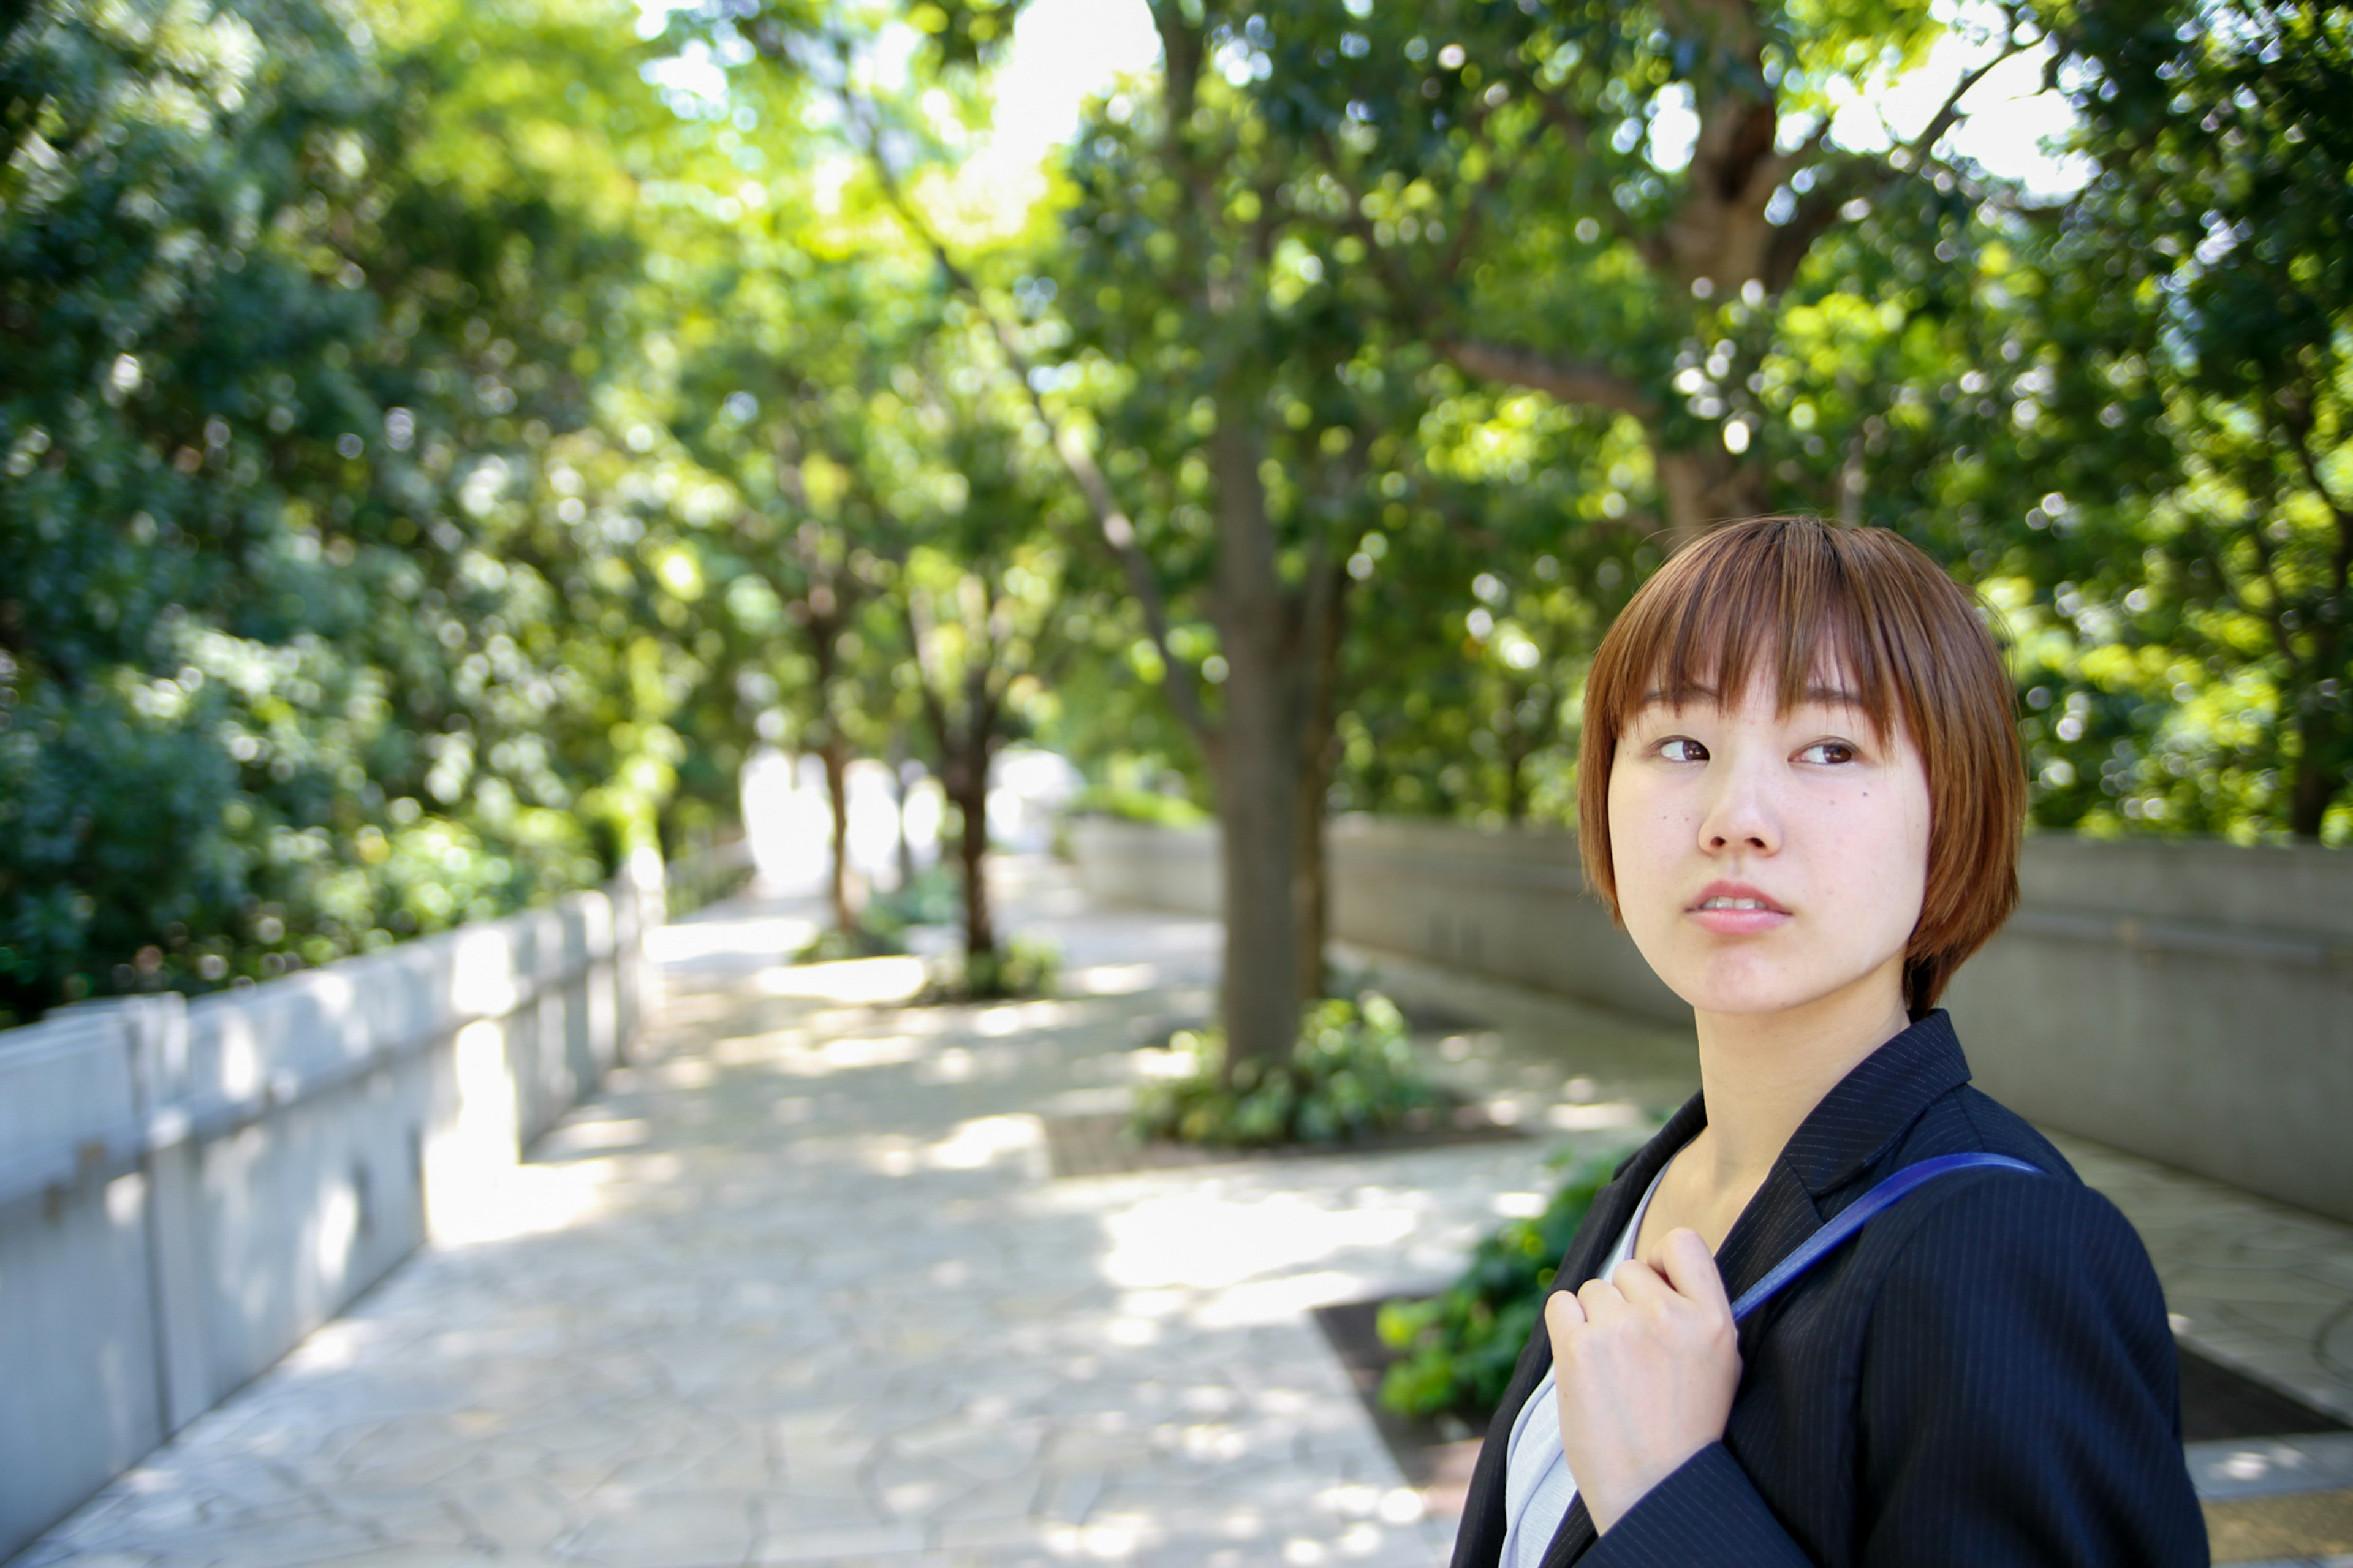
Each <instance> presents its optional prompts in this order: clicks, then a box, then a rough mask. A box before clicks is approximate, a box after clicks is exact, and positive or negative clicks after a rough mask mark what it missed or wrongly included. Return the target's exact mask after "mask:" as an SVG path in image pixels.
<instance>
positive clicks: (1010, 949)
mask: <svg viewBox="0 0 2353 1568" xmlns="http://www.w3.org/2000/svg"><path fill="white" fill-rule="evenodd" d="M1061 977H1062V950H1061V949H1060V948H1059V947H1056V946H1055V945H1054V944H1053V943H1052V942H1045V941H1042V940H1040V939H1039V938H1037V937H1030V936H1015V937H1012V938H1009V939H1008V940H1007V941H1004V942H998V943H997V945H996V946H994V947H991V948H987V949H985V950H983V951H982V952H970V951H968V950H966V951H959V952H955V953H953V954H951V955H949V956H947V957H945V958H943V959H941V960H940V961H939V963H937V965H936V966H935V967H934V973H933V974H932V977H931V979H930V980H929V981H928V982H927V983H925V984H924V986H923V994H922V996H921V998H920V1000H922V1001H923V1002H926V1003H931V1004H935V1005H936V1004H944V1003H954V1002H1013V1001H1026V1000H1029V999H1031V998H1034V997H1039V996H1051V995H1053V994H1054V993H1055V990H1056V988H1057V987H1058V986H1059V985H1060V983H1061Z"/></svg>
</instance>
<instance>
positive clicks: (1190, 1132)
mask: <svg viewBox="0 0 2353 1568" xmlns="http://www.w3.org/2000/svg"><path fill="white" fill-rule="evenodd" d="M1170 1044H1171V1046H1172V1047H1176V1048H1177V1049H1180V1050H1187V1051H1189V1052H1190V1053H1191V1054H1192V1057H1193V1058H1194V1068H1193V1070H1192V1071H1191V1072H1190V1073H1188V1074H1187V1075H1186V1076H1185V1077H1183V1078H1178V1079H1161V1080H1159V1081H1157V1082H1154V1083H1148V1084H1145V1086H1144V1087H1143V1088H1142V1089H1139V1090H1138V1091H1137V1093H1136V1098H1135V1108H1134V1111H1133V1112H1132V1113H1131V1114H1130V1117H1129V1122H1128V1125H1129V1130H1130V1131H1132V1132H1133V1133H1134V1135H1135V1136H1137V1137H1139V1138H1145V1139H1152V1138H1166V1139H1175V1140H1177V1141H1179V1142H1187V1143H1210V1144H1222V1145H1232V1146H1262V1145H1267V1144H1275V1143H1337V1142H1345V1141H1347V1140H1349V1139H1353V1138H1360V1137H1365V1136H1367V1135H1369V1134H1372V1133H1377V1132H1381V1131H1387V1130H1388V1129H1389V1128H1392V1127H1395V1126H1397V1125H1398V1123H1400V1122H1402V1121H1404V1120H1405V1119H1406V1117H1407V1116H1408V1115H1409V1113H1411V1112H1413V1111H1415V1110H1420V1109H1422V1108H1424V1107H1428V1106H1433V1105H1436V1104H1437V1103H1438V1102H1439V1095H1438V1092H1437V1090H1436V1089H1433V1088H1432V1087H1431V1086H1430V1082H1429V1080H1428V1079H1426V1078H1424V1077H1423V1075H1422V1070H1421V1064H1420V1062H1419V1059H1418V1058H1416V1057H1415V1056H1414V1053H1413V1046H1412V1043H1411V1042H1410V1041H1409V1039H1408V1038H1407V1035H1406V1026H1405V1018H1404V1016H1403V1015H1402V1014H1400V1013H1399V1012H1398V1009H1397V1005H1396V1004H1395V1003H1392V1002H1391V1001H1390V1000H1389V999H1388V997H1386V996H1383V995H1381V994H1378V993H1377V992H1366V993H1365V994H1362V995H1360V996H1358V997H1356V998H1355V999H1353V1000H1348V999H1335V1000H1332V1001H1326V1002H1319V1003H1317V1004H1315V1005H1314V1006H1312V1007H1310V1008H1308V1009H1307V1011H1306V1014H1305V1016H1304V1017H1303V1019H1302V1020H1301V1024H1300V1030H1299V1041H1298V1044H1297V1045H1295V1046H1293V1047H1292V1052H1291V1056H1290V1058H1289V1059H1288V1060H1284V1061H1277V1062H1267V1063H1260V1062H1251V1061H1245V1062H1240V1063H1237V1064H1235V1066H1234V1068H1233V1070H1232V1073H1231V1074H1230V1076H1229V1074H1228V1072H1227V1070H1226V1059H1225V1058H1226V1041H1225V1036H1224V1034H1223V1033H1222V1032H1220V1031H1219V1030H1216V1029H1208V1030H1204V1031H1201V1032H1199V1033H1198V1034H1196V1033H1191V1032H1187V1033H1185V1034H1180V1035H1178V1036H1176V1038H1175V1039H1173V1040H1172V1041H1170Z"/></svg>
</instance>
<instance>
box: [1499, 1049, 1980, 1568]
mask: <svg viewBox="0 0 2353 1568" xmlns="http://www.w3.org/2000/svg"><path fill="white" fill-rule="evenodd" d="M1968 1078H1969V1069H1968V1062H1967V1061H1966V1060H1965V1059H1964V1058H1963V1057H1962V1056H1961V1047H1960V1041H1959V1040H1958V1039H1957V1038H1956V1037H1954V1034H1953V1026H1952V1022H1951V1020H1950V1019H1949V1018H1948V1017H1947V1016H1946V1015H1945V1013H1944V1011H1943V1010H1942V1009H1941V1008H1940V1009H1938V1010H1936V1011H1935V1012H1932V1013H1930V1014H1929V1015H1928V1016H1926V1017H1925V1018H1923V1019H1921V1020H1920V1021H1919V1022H1917V1023H1915V1024H1914V1025H1913V1026H1911V1027H1910V1028H1908V1029H1906V1030H1905V1031H1904V1032H1903V1033H1902V1034H1900V1035H1898V1036H1896V1037H1894V1039H1892V1040H1890V1041H1888V1042H1887V1043H1886V1044H1885V1045H1883V1046H1882V1047H1879V1049H1878V1050H1876V1051H1874V1052H1873V1053H1872V1054H1871V1055H1870V1056H1869V1057H1867V1058H1864V1059H1863V1060H1862V1062H1861V1063H1860V1064H1859V1065H1857V1066H1856V1068H1854V1070H1853V1071H1852V1072H1850V1073H1848V1074H1847V1076H1846V1077H1845V1078H1843V1079H1840V1080H1839V1082H1838V1084H1837V1086H1836V1087H1835V1088H1833V1089H1831V1092H1830V1093H1829V1094H1827V1095H1825V1096H1823V1097H1822V1101H1821V1103H1820V1105H1817V1106H1816V1107H1815V1108H1814V1109H1813V1110H1812V1111H1811V1112H1810V1113H1809V1114H1808V1116H1807V1117H1806V1120H1805V1121H1803V1122H1802V1123H1800V1124H1799V1128H1798V1131H1796V1133H1794V1134H1793V1135H1792V1136H1791V1137H1790V1139H1789V1143H1788V1147H1787V1148H1786V1149H1784V1150H1783V1151H1782V1152H1781V1157H1780V1158H1779V1159H1778V1160H1777V1161H1775V1162H1774V1164H1773V1169H1772V1171H1771V1172H1770V1173H1768V1174H1767V1176H1766V1178H1765V1181H1764V1184H1762V1185H1760V1186H1759V1187H1758V1188H1757V1195H1756V1196H1755V1197H1753V1198H1751V1199H1749V1201H1748V1206H1747V1207H1746V1208H1745V1209H1743V1210H1741V1211H1740V1217H1739V1218H1738V1219H1737V1220H1735V1221H1734V1222H1733V1226H1732V1229H1731V1231H1730V1232H1729V1233H1727V1234H1726V1235H1725V1238H1724V1244H1723V1245H1722V1246H1721V1247H1717V1248H1716V1251H1715V1266H1716V1271H1717V1272H1718V1273H1720V1274H1722V1275H1723V1276H1724V1289H1725V1294H1726V1295H1727V1296H1730V1297H1732V1298H1733V1299H1735V1300H1737V1299H1738V1298H1739V1296H1740V1293H1741V1292H1742V1291H1744V1290H1746V1289H1748V1288H1749V1287H1750V1286H1752V1285H1754V1284H1756V1283H1757V1281H1758V1280H1759V1279H1763V1278H1764V1277H1765V1276H1766V1274H1767V1272H1768V1271H1770V1270H1771V1269H1772V1268H1773V1266H1774V1265H1775V1264H1777V1263H1778V1262H1780V1261H1781V1259H1783V1258H1787V1257H1788V1255H1789V1254H1790V1253H1791V1252H1793V1251H1795V1250H1796V1249H1797V1247H1798V1246H1799V1243H1801V1242H1803V1241H1804V1240H1805V1239H1806V1238H1807V1237H1810V1236H1811V1235H1813V1234H1814V1232H1815V1231H1817V1230H1819V1229H1820V1228H1821V1226H1822V1225H1823V1223H1824V1222H1825V1221H1826V1220H1827V1219H1829V1218H1830V1217H1831V1215H1835V1214H1836V1213H1838V1211H1839V1210H1841V1209H1842V1208H1844V1207H1845V1206H1846V1205H1847V1204H1848V1203H1850V1202H1852V1200H1853V1196H1854V1195H1855V1194H1856V1193H1857V1192H1859V1191H1860V1190H1861V1189H1862V1182H1861V1181H1860V1178H1861V1177H1862V1176H1864V1175H1866V1174H1871V1173H1873V1167H1874V1166H1875V1165H1876V1164H1877V1163H1878V1162H1879V1161H1880V1160H1881V1159H1882V1158H1883V1156H1884V1155H1885V1154H1886V1153H1887V1152H1888V1151H1889V1150H1890V1149H1892V1148H1893V1147H1894V1145H1895V1144H1896V1142H1898V1141H1899V1140H1900V1139H1901V1138H1902V1137H1903V1136H1904V1134H1905V1132H1907V1131H1910V1129H1911V1127H1912V1124H1913V1123H1914V1122H1915V1121H1918V1120H1919V1118H1920V1114H1921V1112H1923V1111H1924V1110H1926V1109H1927V1108H1928V1106H1929V1104H1930V1103H1931V1102H1932V1101H1934V1100H1936V1099H1937V1098H1939V1097H1940V1096H1942V1095H1944V1094H1946V1093H1947V1092H1949V1091H1950V1090H1952V1089H1956V1088H1957V1087H1958V1086H1959V1085H1961V1084H1964V1083H1967V1082H1968ZM1706 1121H1707V1116H1706V1111H1705V1108H1704V1106H1703V1105H1702V1104H1701V1102H1700V1100H1699V1098H1698V1097H1697V1096H1694V1097H1693V1099H1692V1100H1691V1101H1690V1103H1688V1104H1686V1105H1685V1106H1684V1107H1683V1110H1680V1111H1678V1112H1677V1113H1676V1114H1675V1118H1674V1120H1673V1121H1670V1122H1668V1123H1667V1125H1666V1127H1665V1128H1664V1129H1663V1130H1662V1131H1661V1132H1660V1133H1659V1135H1658V1136H1657V1137H1656V1138H1654V1139H1652V1140H1651V1142H1649V1143H1647V1144H1645V1145H1644V1146H1643V1149H1642V1152H1641V1153H1640V1154H1638V1155H1636V1156H1635V1158H1634V1160H1633V1161H1632V1162H1631V1163H1629V1164H1628V1166H1627V1167H1626V1169H1625V1170H1624V1171H1623V1172H1622V1173H1620V1176H1619V1179H1618V1181H1617V1182H1616V1183H1615V1184H1612V1185H1611V1186H1610V1187H1609V1189H1608V1190H1607V1192H1606V1193H1605V1194H1604V1195H1605V1196H1608V1197H1609V1198H1610V1199H1611V1200H1612V1204H1613V1207H1612V1210H1611V1215H1609V1216H1608V1217H1606V1218H1603V1223H1601V1224H1599V1225H1597V1224H1595V1223H1594V1218H1588V1220H1587V1222H1586V1224H1585V1226H1584V1228H1583V1229H1581V1230H1579V1231H1578V1232H1577V1245H1576V1246H1575V1247H1571V1248H1570V1249H1569V1252H1570V1256H1569V1258H1568V1262H1567V1264H1565V1265H1564V1266H1563V1267H1562V1268H1561V1271H1560V1273H1559V1275H1558V1276H1557V1277H1556V1280H1555V1284H1556V1286H1560V1287H1565V1288H1571V1289H1573V1288H1574V1287H1576V1286H1577V1285H1582V1284H1583V1283H1585V1281H1586V1280H1588V1279H1591V1278H1593V1274H1594V1271H1595V1270H1596V1269H1597V1268H1599V1266H1600V1264H1601V1262H1602V1260H1603V1259H1604V1258H1607V1257H1608V1256H1609V1248H1610V1247H1612V1246H1613V1245H1615V1243H1616V1242H1617V1239H1618V1233H1619V1232H1620V1231H1621V1230H1623V1229H1624V1228H1625V1226H1626V1221H1627V1219H1628V1218H1629V1217H1630V1215H1631V1214H1632V1211H1633V1206H1634V1205H1635V1204H1637V1203H1639V1202H1641V1195H1642V1194H1643V1193H1644V1192H1645V1191H1646V1190H1648V1188H1649V1186H1650V1184H1651V1178H1652V1177H1653V1176H1655V1175H1657V1174H1658V1173H1659V1170H1660V1168H1661V1167H1662V1166H1663V1165H1664V1164H1665V1163H1667V1162H1668V1161H1669V1160H1670V1159H1672V1158H1673V1157H1674V1155H1675V1153H1676V1152H1677V1151H1679V1150H1680V1149H1682V1148H1683V1145H1684V1144H1685V1143H1688V1142H1691V1140H1692V1138H1693V1136H1694V1135H1695V1134H1696V1133H1697V1132H1698V1131H1699V1130H1700V1128H1701V1127H1703V1126H1704V1125H1705V1124H1706ZM1670 1133H1673V1134H1675V1136H1673V1137H1672V1138H1670V1136H1669V1134H1670ZM1593 1206H1594V1216H1595V1217H1603V1216H1602V1205H1601V1200H1600V1199H1599V1198H1596V1199H1595V1200H1594V1205H1593ZM1572 1266H1574V1267H1573V1268H1572ZM1770 1316H1771V1314H1769V1313H1760V1314H1758V1315H1757V1317H1754V1318H1751V1319H1749V1320H1748V1321H1747V1322H1746V1323H1745V1324H1743V1325H1742V1335H1743V1338H1744V1339H1746V1337H1747V1336H1748V1335H1750V1334H1753V1333H1762V1332H1764V1331H1765V1323H1764V1320H1765V1319H1766V1318H1768V1317H1770ZM1534 1337H1535V1341H1536V1342H1538V1344H1540V1346H1541V1352H1542V1353H1541V1357H1540V1358H1537V1359H1535V1360H1534V1366H1535V1372H1534V1373H1533V1375H1525V1381H1523V1379H1522V1378H1514V1380H1513V1395H1514V1396H1513V1397H1511V1398H1510V1399H1508V1400H1507V1401H1506V1404H1505V1408H1507V1409H1509V1410H1511V1411H1513V1412H1514V1414H1516V1413H1517V1412H1518V1410H1519V1407H1520V1405H1522V1404H1524V1403H1525V1402H1526V1399H1527V1396H1528V1394H1529V1392H1530V1391H1532V1390H1533V1389H1534V1388H1535V1384H1536V1383H1537V1382H1538V1381H1539V1380H1540V1379H1541V1378H1542V1377H1543V1376H1544V1369H1545V1368H1546V1367H1548V1366H1550V1365H1551V1364H1552V1343H1551V1341H1550V1340H1549V1339H1548V1338H1547V1337H1546V1335H1545V1333H1544V1331H1543V1330H1542V1327H1541V1325H1539V1327H1538V1330H1537V1332H1536V1333H1535V1336H1534ZM1531 1348H1532V1349H1534V1348H1535V1346H1532V1347H1531ZM1747 1354H1748V1349H1747V1347H1746V1345H1744V1347H1743V1355H1744V1357H1745V1356H1746V1355H1747ZM1530 1360H1531V1358H1529V1357H1523V1358H1522V1363H1523V1364H1522V1368H1521V1371H1522V1373H1523V1374H1526V1373H1527V1371H1528V1363H1529V1361H1530ZM1504 1432H1505V1434H1506V1435H1507V1436H1508V1434H1509V1432H1510V1426H1509V1425H1508V1424H1506V1425H1505V1426H1504ZM1490 1446H1491V1447H1492V1446H1493V1445H1492V1443H1491V1445H1490ZM1501 1491H1502V1487H1501V1484H1500V1477H1499V1480H1498V1485H1497V1492H1498V1495H1499V1496H1500V1494H1501ZM1599 1539H1600V1534H1599V1531H1596V1530H1595V1529H1594V1528H1593V1516H1592V1515H1591V1514H1590V1513H1589V1512H1588V1511H1587V1510H1586V1506H1585V1499H1584V1497H1583V1495H1582V1494H1580V1495H1579V1496H1578V1497H1577V1499H1576V1500H1575V1501H1573V1502H1572V1503H1571V1504H1570V1505H1569V1510H1568V1513H1567V1517H1565V1518H1564V1519H1562V1521H1560V1529H1559V1530H1558V1531H1556V1533H1555V1534H1554V1536H1553V1541H1552V1545H1551V1547H1550V1548H1549V1549H1548V1550H1546V1552H1545V1559H1544V1568H1568V1565H1569V1564H1571V1563H1575V1562H1576V1561H1577V1559H1578V1558H1580V1557H1582V1556H1584V1555H1585V1553H1586V1552H1588V1551H1589V1550H1590V1549H1591V1548H1592V1545H1593V1543H1594V1542H1596V1541H1598V1540H1599Z"/></svg>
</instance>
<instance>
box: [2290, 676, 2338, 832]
mask: <svg viewBox="0 0 2353 1568" xmlns="http://www.w3.org/2000/svg"><path fill="white" fill-rule="evenodd" d="M2324 668H2327V667H2324ZM2307 700H2309V699H2307ZM2336 729H2337V726H2336V724H2335V722H2334V721H2333V719H2332V717H2331V716H2330V715H2328V714H2326V713H2317V712H2313V711H2310V710H2306V712H2305V713H2303V714H2302V715H2301V716H2300V717H2299V718H2298V719H2297V721H2296V734H2297V739H2298V740H2299V741H2300V742H2302V754H2300V755H2299V756H2298V757H2297V758H2296V760H2295V776H2294V778H2293V779H2292V780H2291V781H2290V783H2289V785H2288V808H2287V830H2288V832H2289V833H2290V834H2292V835H2294V836H2295V837H2297V838H2299V839H2303V840H2305V841H2306V842H2307V843H2313V844H2317V843H2318V842H2320V825H2321V822H2322V820H2323V819H2324V818H2325V817H2327V815H2328V803H2329V801H2330V800H2331V799H2332V798H2334V797H2335V795H2336V794H2337V782H2338V780H2339V779H2340V778H2341V777H2342V774H2341V773H2339V772H2338V770H2337V767H2336V766H2335V765H2333V762H2332V759H2334V758H2335V757H2337V755H2338V754H2339V753H2338V747H2337V735H2336V733H2335V731H2336Z"/></svg>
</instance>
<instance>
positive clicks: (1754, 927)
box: [1685, 882, 1791, 936]
mask: <svg viewBox="0 0 2353 1568" xmlns="http://www.w3.org/2000/svg"><path fill="white" fill-rule="evenodd" d="M1685 912H1686V913H1688V914H1689V915H1690V916H1691V918H1692V919H1693V920H1694V921H1697V922H1698V924H1699V925H1700V927H1701V928H1702V929H1703V930H1706V931H1714V932H1715V933H1716V934H1717V935H1719V936H1749V935H1753V934H1755V933H1757V932H1758V931H1771V930H1773V929H1775V928H1776V927H1778V926H1781V925H1785V924H1787V923H1788V921H1789V920H1790V918H1791V917H1790V912H1789V910H1788V907H1787V906H1785V905H1783V904H1782V903H1780V902H1779V901H1778V900H1776V899H1774V898H1773V897H1772V896H1771V895H1770V894H1768V893H1767V892H1766V891H1765V890H1764V889H1761V888H1751V887H1747V886H1745V885H1742V884H1739V883H1724V882H1712V883H1710V884H1709V885H1708V886H1707V887H1705V888H1703V889H1700V896H1699V899H1698V900H1697V901H1696V902H1695V903H1694V904H1693V905H1692V906H1691V908H1690V909H1689V910H1687V911H1685Z"/></svg>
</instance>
